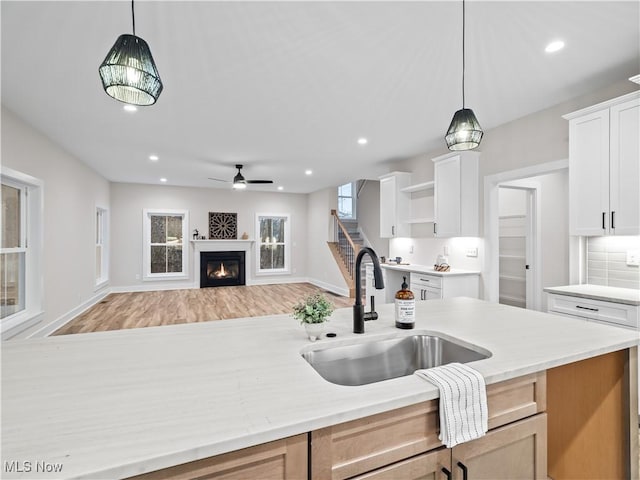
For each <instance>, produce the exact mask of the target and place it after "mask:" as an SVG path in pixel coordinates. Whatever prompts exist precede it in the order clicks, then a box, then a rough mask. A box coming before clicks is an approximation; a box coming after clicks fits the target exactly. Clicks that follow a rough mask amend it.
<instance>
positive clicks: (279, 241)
mask: <svg viewBox="0 0 640 480" xmlns="http://www.w3.org/2000/svg"><path fill="white" fill-rule="evenodd" d="M256 224H257V225H256V228H257V232H256V237H257V238H258V242H257V245H256V248H257V255H256V256H257V257H258V269H257V273H258V274H272V273H289V256H290V255H289V254H290V252H289V250H290V247H289V215H266V214H259V215H257V222H256Z"/></svg>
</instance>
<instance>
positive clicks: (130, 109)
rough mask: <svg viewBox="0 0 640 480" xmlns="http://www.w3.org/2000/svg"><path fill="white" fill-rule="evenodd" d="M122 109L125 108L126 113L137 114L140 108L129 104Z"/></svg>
mask: <svg viewBox="0 0 640 480" xmlns="http://www.w3.org/2000/svg"><path fill="white" fill-rule="evenodd" d="M122 108H124V110H125V111H126V112H137V111H138V108H137V107H136V106H135V105H129V104H127V105H125V106H124V107H122Z"/></svg>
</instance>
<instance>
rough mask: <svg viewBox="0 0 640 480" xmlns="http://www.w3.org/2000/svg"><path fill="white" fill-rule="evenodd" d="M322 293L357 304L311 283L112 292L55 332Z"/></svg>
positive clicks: (158, 320) (250, 307)
mask: <svg viewBox="0 0 640 480" xmlns="http://www.w3.org/2000/svg"><path fill="white" fill-rule="evenodd" d="M318 292H319V293H323V294H324V295H325V296H326V297H327V298H328V299H329V300H330V301H331V303H333V304H334V306H335V307H336V308H342V307H348V306H351V305H353V301H354V300H353V299H352V298H348V297H342V296H339V295H335V294H333V293H331V292H328V291H326V290H323V289H321V288H318V287H316V286H314V285H311V284H310V283H288V284H279V285H252V286H241V287H217V288H197V289H188V290H163V291H157V292H132V293H112V294H110V295H108V296H107V297H106V298H105V299H104V300H102V301H101V302H100V303H98V304H97V305H95V306H93V307H91V308H90V309H89V310H87V311H85V312H84V313H82V314H80V315H78V316H77V317H76V318H74V319H73V320H72V321H71V322H69V323H68V324H66V325H65V326H63V327H61V328H60V329H58V330H57V331H56V332H55V333H54V335H68V334H72V333H88V332H101V331H106V330H121V329H126V328H143V327H152V326H160V325H174V324H178V323H194V322H207V321H210V320H222V319H228V318H243V317H257V316H262V315H276V314H286V313H291V312H292V309H293V306H294V304H296V303H297V302H298V301H299V300H301V299H302V298H304V297H306V296H307V295H310V294H313V293H318Z"/></svg>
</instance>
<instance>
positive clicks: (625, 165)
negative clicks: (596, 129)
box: [609, 99, 640, 235]
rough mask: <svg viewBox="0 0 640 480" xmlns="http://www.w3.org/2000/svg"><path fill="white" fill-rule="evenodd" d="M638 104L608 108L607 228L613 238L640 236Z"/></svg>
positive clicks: (638, 102)
mask: <svg viewBox="0 0 640 480" xmlns="http://www.w3.org/2000/svg"><path fill="white" fill-rule="evenodd" d="M638 132H640V100H637V99H636V100H632V101H630V102H625V103H623V104H620V105H615V106H613V107H611V140H610V145H611V156H610V195H609V202H610V211H611V213H610V215H611V217H610V220H609V221H610V224H611V231H612V233H615V234H616V235H638V234H640V188H638V185H640V139H639V135H640V134H639V133H638Z"/></svg>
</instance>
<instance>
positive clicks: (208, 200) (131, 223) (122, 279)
mask: <svg viewBox="0 0 640 480" xmlns="http://www.w3.org/2000/svg"><path fill="white" fill-rule="evenodd" d="M111 206H112V207H111V209H112V212H111V219H112V227H111V242H112V246H113V251H114V254H113V255H112V261H111V278H112V282H111V283H112V286H113V287H114V288H115V289H116V290H121V291H125V290H126V291H130V290H155V289H161V288H191V287H193V286H195V285H199V275H200V272H199V271H196V272H194V271H193V264H194V260H193V256H192V255H193V247H192V245H191V243H190V242H189V259H188V265H189V270H190V271H189V279H187V280H173V281H162V282H157V281H143V280H141V278H142V251H143V243H142V218H143V217H142V212H143V209H145V208H150V209H165V208H166V209H184V210H188V211H189V232H190V233H189V239H188V240H191V234H192V233H193V230H194V229H196V228H197V229H198V231H199V232H200V234H201V235H205V236H207V237H208V222H209V220H208V219H209V212H229V213H237V214H238V237H240V236H241V235H242V234H243V233H244V232H246V233H247V234H248V235H249V238H250V239H255V221H256V214H257V213H273V214H288V215H290V221H291V245H292V255H291V272H290V274H288V275H268V276H264V275H260V276H256V275H255V265H256V260H255V252H254V251H252V252H251V253H250V255H251V265H252V266H253V268H252V269H251V271H248V272H247V277H246V280H247V284H258V283H288V282H292V281H304V280H306V277H307V249H306V247H305V245H306V243H307V195H301V194H292V193H280V192H278V193H272V192H255V191H250V190H244V191H239V190H233V189H231V188H229V189H219V188H195V187H174V186H169V185H140V184H127V183H113V184H111Z"/></svg>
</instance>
